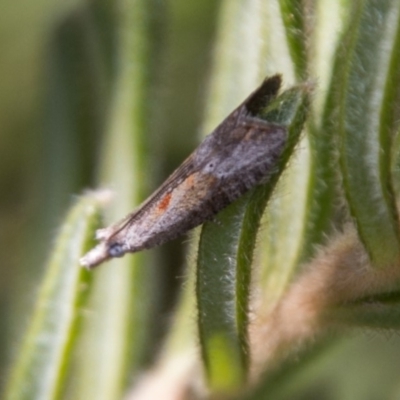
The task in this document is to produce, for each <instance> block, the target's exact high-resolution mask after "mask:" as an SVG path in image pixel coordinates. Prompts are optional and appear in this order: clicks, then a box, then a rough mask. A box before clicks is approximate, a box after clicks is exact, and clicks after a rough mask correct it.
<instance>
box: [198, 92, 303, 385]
mask: <svg viewBox="0 0 400 400" xmlns="http://www.w3.org/2000/svg"><path fill="white" fill-rule="evenodd" d="M308 94H309V88H308V87H307V86H299V87H296V88H293V89H291V90H288V91H286V92H285V93H283V94H282V95H281V96H279V97H278V99H277V100H276V101H274V102H273V103H272V104H271V106H269V107H268V108H267V109H266V110H265V111H264V112H263V113H261V114H260V115H259V116H260V117H261V118H263V119H265V120H268V121H269V122H273V123H277V124H281V125H284V126H287V127H288V132H289V137H288V143H287V146H286V148H285V151H284V154H283V155H282V158H281V160H280V163H279V165H277V166H276V170H275V171H274V174H273V176H272V178H271V180H270V182H269V183H268V184H266V185H263V186H261V187H259V188H257V189H255V190H254V191H252V192H251V193H249V194H247V195H246V196H244V197H243V198H241V199H240V200H238V201H237V202H235V203H234V204H233V205H231V206H229V207H228V208H227V209H225V210H224V211H222V212H221V213H220V214H219V215H218V216H217V219H218V223H215V222H209V223H205V224H204V225H203V228H202V232H201V236H200V243H199V252H198V259H197V263H198V269H197V282H196V284H197V286H196V290H197V302H198V310H199V332H200V342H201V344H202V355H203V360H204V363H205V368H206V372H207V376H208V380H209V384H210V386H211V388H212V389H213V390H215V391H229V390H234V389H235V388H237V387H239V386H240V385H242V384H243V382H244V381H245V380H246V377H247V370H248V355H249V349H248V340H247V327H248V315H249V295H250V284H251V263H252V260H253V252H254V247H255V243H256V236H257V232H258V228H259V224H260V220H261V217H262V214H263V212H264V209H265V206H266V203H267V201H268V199H269V197H270V195H271V193H272V190H273V188H274V186H275V184H276V182H277V180H278V178H279V176H280V174H281V173H282V171H283V170H284V168H285V166H286V163H287V161H288V159H289V157H290V154H291V153H292V151H293V148H294V146H295V144H296V143H297V142H298V139H299V137H300V133H301V131H302V128H303V124H304V120H305V116H306V111H307V108H308Z"/></svg>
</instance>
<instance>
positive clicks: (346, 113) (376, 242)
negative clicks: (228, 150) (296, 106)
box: [338, 0, 400, 267]
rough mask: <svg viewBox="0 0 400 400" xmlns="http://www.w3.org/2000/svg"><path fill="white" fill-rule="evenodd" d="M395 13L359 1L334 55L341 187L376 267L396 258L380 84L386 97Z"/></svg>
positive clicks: (386, 2)
mask: <svg viewBox="0 0 400 400" xmlns="http://www.w3.org/2000/svg"><path fill="white" fill-rule="evenodd" d="M398 13H399V2H398V1H390V0H382V1H380V0H379V1H378V0H365V1H358V2H357V3H356V5H355V7H354V12H353V14H352V18H351V20H350V22H349V23H350V26H349V28H348V30H347V32H346V33H345V36H344V37H343V42H342V47H341V49H340V52H341V55H339V57H340V59H341V61H342V62H343V67H342V68H343V73H344V75H343V76H344V77H345V84H343V85H340V84H339V83H338V85H339V87H338V92H339V93H340V95H339V98H340V110H339V115H338V125H339V126H338V129H339V134H340V140H341V145H340V161H341V162H340V164H341V169H342V175H343V183H344V188H345V193H346V197H347V200H348V203H349V206H350V211H351V214H352V216H353V217H354V219H355V222H356V224H357V228H358V232H359V235H360V237H361V239H362V241H363V243H364V245H365V247H366V249H367V251H368V253H369V255H370V257H371V260H372V263H373V264H374V265H375V266H377V267H384V266H388V265H391V264H393V263H395V262H397V261H398V260H399V257H400V241H399V237H400V235H399V229H398V215H397V211H396V206H395V199H394V196H393V189H392V187H391V177H390V166H391V152H390V143H391V139H390V137H391V135H392V134H393V133H392V132H391V131H392V126H391V124H390V123H389V124H388V114H390V111H388V110H387V109H388V107H391V106H392V105H387V104H385V103H384V100H385V84H386V85H387V86H386V96H387V97H389V98H390V96H391V95H390V90H391V88H390V80H389V81H388V80H387V78H388V76H387V74H388V71H389V70H390V61H391V58H390V54H391V51H388V48H390V49H393V48H394V47H393V46H394V44H395V39H396V31H397V23H398ZM396 51H397V50H396ZM392 71H394V69H393V67H392Z"/></svg>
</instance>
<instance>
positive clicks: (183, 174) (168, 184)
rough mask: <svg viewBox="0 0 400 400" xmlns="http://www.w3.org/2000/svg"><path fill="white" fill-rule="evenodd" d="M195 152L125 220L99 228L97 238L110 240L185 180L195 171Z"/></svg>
mask: <svg viewBox="0 0 400 400" xmlns="http://www.w3.org/2000/svg"><path fill="white" fill-rule="evenodd" d="M193 156H194V153H193V154H191V155H190V156H189V157H188V158H187V159H186V160H185V161H184V162H183V163H182V164H181V165H180V166H179V167H178V168H177V169H176V170H175V171H174V172H173V173H172V174H171V175H170V176H169V177H168V178H167V180H166V181H165V182H164V183H163V184H162V185H161V186H160V187H159V188H158V189H157V190H156V191H155V192H154V193H153V194H152V195H150V197H148V198H147V199H146V200H145V201H144V202H143V203H142V204H140V205H139V206H138V207H137V208H136V210H134V211H133V212H132V213H130V214H128V215H127V216H126V217H125V218H124V219H123V220H121V221H118V222H117V223H116V224H114V225H112V226H110V227H108V228H105V229H99V231H98V234H96V237H97V239H100V240H109V239H110V238H111V237H112V236H114V235H115V234H117V233H118V232H120V231H121V230H122V229H124V228H125V227H127V226H128V225H130V224H132V223H134V222H135V221H136V220H137V219H138V218H140V216H141V215H142V214H143V213H145V212H146V211H147V209H148V207H149V206H150V205H151V204H153V203H154V202H155V201H157V200H158V199H160V198H162V197H163V196H164V195H165V194H166V193H167V192H170V191H172V190H173V189H174V188H175V187H176V186H178V185H179V184H180V182H182V181H184V180H185V179H186V178H187V177H188V176H189V175H191V174H192V173H193V172H194V171H195V165H194V162H193Z"/></svg>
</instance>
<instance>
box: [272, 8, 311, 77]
mask: <svg viewBox="0 0 400 400" xmlns="http://www.w3.org/2000/svg"><path fill="white" fill-rule="evenodd" d="M307 3H308V4H307ZM310 4H311V3H310V2H307V1H304V0H296V1H293V0H279V5H280V8H281V13H282V19H283V22H284V26H285V30H286V37H287V41H288V43H289V49H290V55H291V57H292V60H293V66H294V68H295V72H296V76H297V78H298V79H300V80H302V79H306V78H307V76H308V51H307V45H308V43H307V37H310V31H311V26H310V22H311V21H312V14H311V12H312V8H311V7H310Z"/></svg>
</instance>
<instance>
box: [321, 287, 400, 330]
mask: <svg viewBox="0 0 400 400" xmlns="http://www.w3.org/2000/svg"><path fill="white" fill-rule="evenodd" d="M326 318H327V319H328V321H330V322H333V323H338V324H342V325H346V326H354V327H362V328H372V329H399V327H400V292H391V293H383V294H379V295H376V296H370V297H368V298H367V299H360V300H358V301H357V302H351V303H347V304H345V305H342V306H339V307H336V308H334V309H333V310H328V311H327V315H326Z"/></svg>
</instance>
